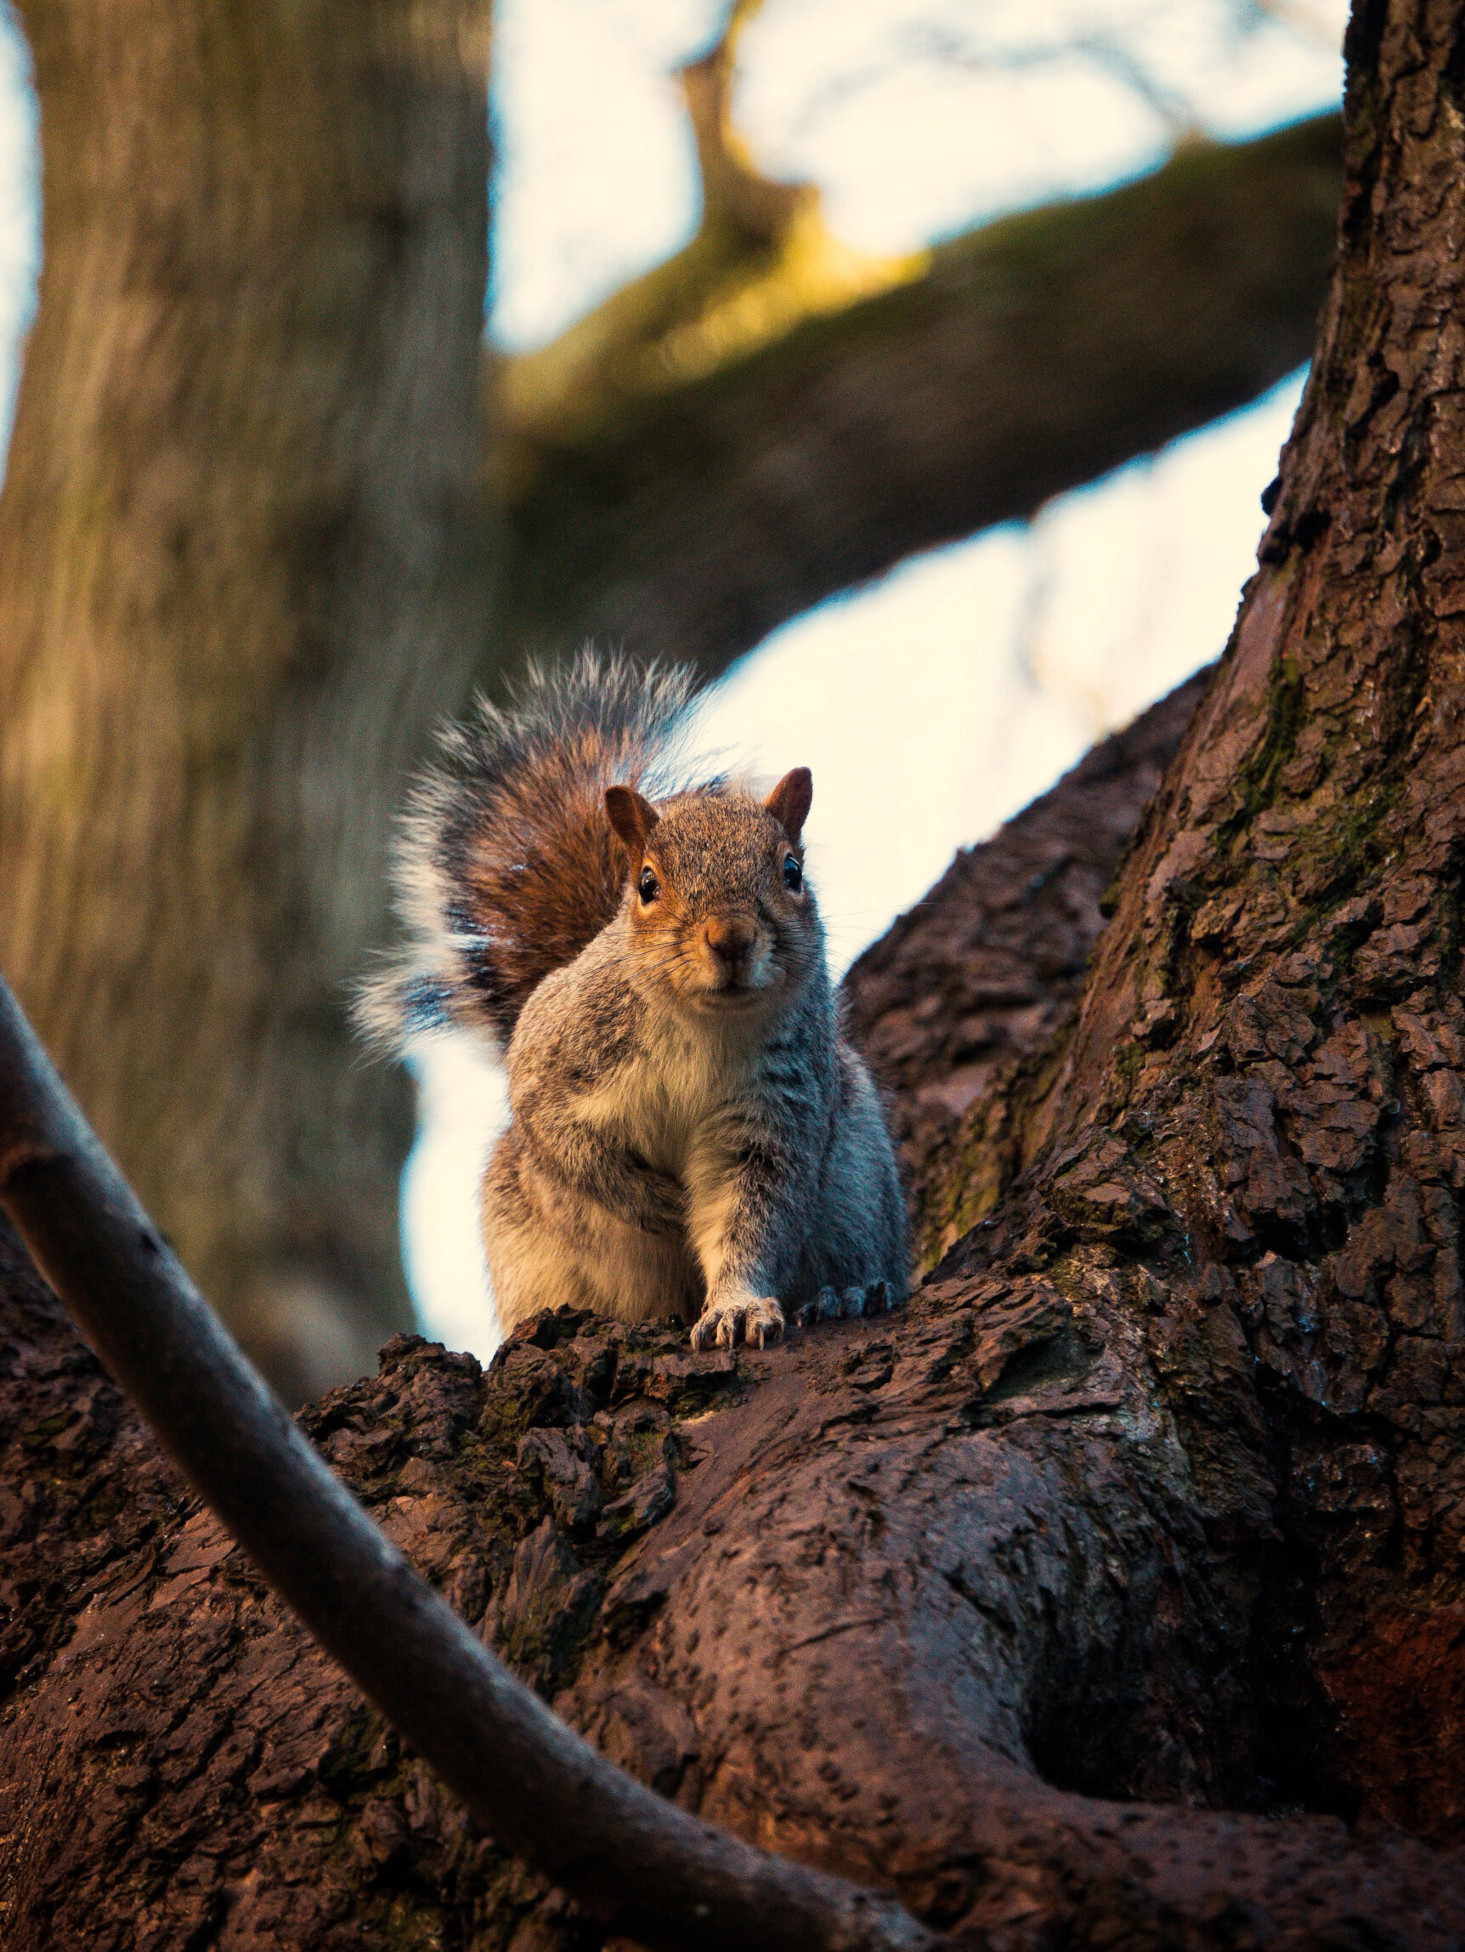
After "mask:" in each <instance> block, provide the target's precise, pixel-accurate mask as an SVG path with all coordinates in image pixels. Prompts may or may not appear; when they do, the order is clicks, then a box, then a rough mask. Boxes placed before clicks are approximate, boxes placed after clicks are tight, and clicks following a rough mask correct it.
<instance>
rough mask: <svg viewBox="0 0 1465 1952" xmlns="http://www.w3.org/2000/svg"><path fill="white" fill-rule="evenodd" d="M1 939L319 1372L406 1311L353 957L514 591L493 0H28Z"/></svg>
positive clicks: (228, 1265)
mask: <svg viewBox="0 0 1465 1952" xmlns="http://www.w3.org/2000/svg"><path fill="white" fill-rule="evenodd" d="M21 11H22V15H23V18H24V24H25V27H26V30H27V33H28V35H29V37H30V43H31V48H32V51H33V55H34V59H35V70H36V82H37V87H38V90H39V94H40V101H41V128H42V136H43V142H44V154H45V213H44V270H43V275H42V281H41V302H40V310H39V315H38V319H37V323H36V326H35V330H34V332H33V333H32V336H31V340H30V345H29V348H28V351H27V357H26V364H25V372H24V377H23V381H22V385H21V390H20V398H19V403H18V408H17V413H16V421H15V432H14V437H13V440H12V443H11V448H10V459H9V468H8V473H7V475H6V480H5V488H4V497H3V503H0V724H3V726H4V743H3V764H0V861H3V864H4V865H3V876H4V886H5V895H4V902H3V906H0V964H3V967H4V969H5V972H6V974H7V975H8V976H9V978H10V980H11V981H12V983H13V984H14V986H15V988H16V990H17V992H18V994H19V995H20V996H21V998H22V999H23V1001H24V1003H25V1005H26V1007H27V1009H28V1010H29V1012H30V1013H31V1015H32V1016H33V1018H34V1020H35V1022H36V1023H37V1024H38V1026H39V1027H40V1028H41V1030H42V1032H43V1034H44V1035H45V1037H46V1039H47V1041H48V1042H49V1044H50V1046H51V1048H52V1050H53V1051H54V1052H55V1053H56V1055H57V1057H58V1060H59V1061H60V1063H61V1065H62V1067H63V1068H64V1070H65V1071H66V1073H67V1076H68V1078H69V1079H70V1081H71V1083H72V1085H73V1087H74V1089H75V1090H76V1092H77V1093H78V1095H79V1096H80V1098H81V1099H82V1101H83V1102H84V1104H85V1105H86V1107H87V1110H88V1112H89V1114H90V1116H91V1117H92V1119H93V1120H94V1122H95V1123H96V1125H97V1126H98V1128H99V1129H100V1131H101V1132H102V1133H103V1134H104V1135H105V1137H106V1139H107V1141H108V1143H109V1144H110V1145H111V1146H112V1147H113V1149H114V1150H115V1152H116V1154H117V1155H118V1157H119V1158H120V1159H121V1160H122V1161H123V1163H124V1165H125V1167H126V1169H127V1171H128V1172H129V1173H130V1175H131V1176H132V1178H133V1180H134V1181H135V1183H136V1184H137V1186H138V1187H139V1188H140V1190H141V1191H142V1194H143V1196H144V1198H145V1199H146V1200H147V1202H148V1204H149V1205H150V1207H151V1209H152V1211H153V1212H154V1213H155V1214H156V1215H157V1217H158V1220H159V1222H160V1224H161V1225H162V1226H163V1227H164V1228H165V1229H166V1230H167V1232H168V1233H169V1234H170V1235H171V1236H172V1237H173V1239H174V1240H175V1241H176V1243H177V1244H178V1246H179V1248H180V1250H181V1252H182V1254H183V1256H184V1258H185V1259H186V1260H187V1261H188V1263H189V1265H190V1266H191V1267H192V1269H193V1270H194V1272H195V1274H196V1275H197V1277H198V1279H199V1280H200V1281H201V1282H202V1283H203V1285H204V1286H205V1287H206V1288H207V1289H208V1291H209V1293H210V1294H211V1296H212V1297H213V1298H214V1300H215V1302H216V1303H217V1304H218V1305H219V1306H220V1308H221V1309H222V1310H223V1311H224V1312H225V1314H226V1315H227V1316H228V1317H229V1318H230V1320H231V1321H232V1322H233V1323H234V1324H235V1326H236V1327H237V1328H238V1329H239V1331H240V1332H241V1333H242V1335H243V1336H244V1339H245V1340H246V1342H247V1343H248V1345H249V1346H250V1347H251V1349H252V1350H253V1351H254V1352H255V1353H256V1355H257V1356H258V1357H259V1358H260V1360H261V1361H263V1362H264V1364H265V1366H266V1367H267V1368H268V1369H269V1370H270V1372H271V1374H272V1375H273V1376H274V1377H275V1379H276V1380H277V1381H278V1382H279V1383H280V1385H281V1387H282V1388H284V1389H285V1390H286V1391H287V1392H289V1393H290V1394H292V1395H293V1396H294V1397H295V1398H296V1399H297V1400H298V1399H299V1397H300V1396H302V1395H304V1394H306V1393H309V1392H313V1391H314V1390H316V1389H318V1388H320V1387H322V1386H323V1385H324V1384H325V1383H328V1382H331V1381H336V1380H340V1379H342V1378H344V1377H346V1376H351V1375H356V1374H359V1373H360V1371H361V1369H362V1367H363V1366H368V1365H369V1359H370V1352H371V1351H372V1350H373V1349H374V1348H375V1345H376V1343H377V1342H378V1341H379V1340H380V1339H381V1337H382V1336H383V1335H385V1334H387V1333H389V1332H390V1331H391V1330H392V1329H393V1328H394V1327H396V1326H400V1325H401V1324H403V1323H404V1322H405V1321H407V1320H409V1319H410V1316H409V1314H408V1309H407V1300H406V1293H405V1289H404V1286H403V1281H402V1275H401V1271H400V1263H399V1260H398V1254H397V1245H396V1207H397V1199H396V1183H397V1177H398V1173H399V1171H400V1166H401V1161H402V1158H403V1155H404V1152H405V1149H406V1146H407V1144H408V1141H409V1136H410V1121H411V1105H410V1093H409V1087H408V1084H407V1081H406V1079H405V1078H404V1077H403V1076H401V1075H400V1074H396V1073H393V1072H389V1071H388V1070H386V1069H384V1068H373V1067H364V1066H362V1065H361V1063H360V1062H359V1059H358V1058H356V1056H355V1054H354V1053H353V1050H352V1044H351V1039H350V1034H349V1031H348V1028H347V1024H346V1005H347V1001H348V986H349V984H350V983H351V981H352V979H353V978H354V977H355V976H357V975H358V974H359V972H360V970H361V968H362V963H363V959H364V957H365V955H366V953H367V946H368V945H369V944H372V943H377V942H380V941H381V940H382V939H383V938H384V936H385V935H386V933H387V919H386V912H385V894H384V888H385V873H384V851H385V838H386V834H387V830H388V823H389V821H390V818H391V816H392V814H393V811H394V807H395V803H396V801H397V799H398V796H399V792H400V782H401V778H402V773H403V769H404V766H405V765H406V764H407V763H408V762H409V761H410V760H411V758H412V756H413V755H414V754H415V753H416V752H417V751H418V750H419V749H420V747H421V745H422V742H423V738H424V731H425V727H426V725H427V723H428V722H429V721H430V720H431V719H433V718H434V717H436V716H437V715H439V714H440V713H442V712H445V711H447V710H450V709H453V708H454V707H456V706H457V704H458V703H459V701H460V699H461V697H462V694H463V691H464V688H465V686H466V683H467V679H468V675H469V670H470V665H471V657H472V650H473V646H474V645H475V643H476V642H477V641H478V640H479V639H480V637H481V634H482V628H483V626H482V619H481V615H480V608H479V586H480V582H481V579H480V577H479V575H478V573H477V569H476V565H475V562H474V560H473V557H474V555H475V553H476V552H477V551H478V550H479V548H480V547H481V543H480V541H479V540H477V539H476V538H477V526H478V521H479V517H478V515H477V513H476V510H475V508H474V493H475V488H474V482H475V475H476V469H477V461H478V453H479V444H480V439H481V435H480V428H479V421H478V408H477V391H478V386H479V369H478V360H479V351H478V348H479V340H480V334H481V329H482V306H483V292H484V282H485V252H486V234H487V205H486V191H487V172H488V151H487V125H486V104H485V87H486V62H487V46H486V40H487V35H486V26H487V22H486V13H487V9H486V5H482V4H479V3H478V0H442V4H439V5H435V6H434V7H433V8H431V9H426V10H424V9H423V8H421V7H416V6H411V5H408V4H406V0H372V3H371V4H369V5H366V6H363V7H358V8H354V9H348V10H344V11H343V10H342V9H341V8H339V7H333V6H327V5H324V4H319V3H318V0H310V4H306V5H303V6H300V5H289V6H280V5H274V4H271V3H270V0H265V4H263V5H261V6H254V7H251V8H248V9H244V10H241V9H238V8H234V7H225V6H220V5H217V4H210V3H208V0H206V4H204V5H202V6H194V7H186V8H181V9H180V8H172V7H149V6H141V5H137V4H125V3H124V0H34V4H23V5H22V8H21Z"/></svg>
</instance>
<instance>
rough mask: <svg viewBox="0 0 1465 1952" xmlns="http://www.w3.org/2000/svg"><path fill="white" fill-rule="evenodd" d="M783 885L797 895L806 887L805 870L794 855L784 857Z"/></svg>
mask: <svg viewBox="0 0 1465 1952" xmlns="http://www.w3.org/2000/svg"><path fill="white" fill-rule="evenodd" d="M783 885H784V887H785V888H791V889H792V890H793V892H794V893H795V894H797V893H798V892H799V890H800V888H802V887H803V885H804V870H803V869H802V868H801V867H800V866H799V864H798V861H797V860H796V859H795V858H794V856H793V855H792V854H785V855H784V857H783Z"/></svg>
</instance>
